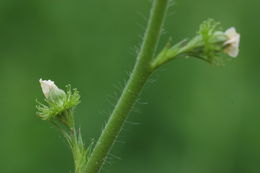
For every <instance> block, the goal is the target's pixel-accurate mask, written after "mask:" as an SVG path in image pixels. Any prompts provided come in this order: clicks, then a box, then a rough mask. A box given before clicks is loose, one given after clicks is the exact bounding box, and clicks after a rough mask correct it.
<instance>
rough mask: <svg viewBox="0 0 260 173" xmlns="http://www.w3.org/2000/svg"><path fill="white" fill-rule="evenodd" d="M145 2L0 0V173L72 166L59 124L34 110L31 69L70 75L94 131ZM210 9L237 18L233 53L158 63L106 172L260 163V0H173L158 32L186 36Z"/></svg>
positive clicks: (85, 126)
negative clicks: (215, 60) (227, 58)
mask: <svg viewBox="0 0 260 173" xmlns="http://www.w3.org/2000/svg"><path fill="white" fill-rule="evenodd" d="M150 5H151V3H150V1H149V0H143V1H140V0H121V1H120V0H109V1H105V0H96V1H93V0H92V1H90V0H76V1H72V0H62V1H61V0H37V1H35V0H23V1H21V0H0V9H1V10H0V91H1V93H0V96H1V100H0V103H1V104H0V114H1V116H0V121H1V125H0V172H1V173H23V172H24V173H25V172H26V173H36V172H37V173H46V172H48V173H58V172H60V173H65V172H69V171H70V170H73V165H72V159H71V154H70V152H69V149H68V147H67V146H66V144H65V141H64V140H63V138H62V136H61V135H60V134H59V132H58V131H57V130H56V129H55V128H53V127H51V125H50V124H48V123H47V122H45V121H41V120H40V119H39V118H38V117H36V115H35V111H36V109H35V99H36V98H38V99H40V100H42V99H43V95H42V93H41V89H40V86H39V83H38V80H39V78H43V79H52V80H54V81H55V82H56V84H57V85H58V86H60V87H61V88H64V86H65V85H66V84H68V83H70V84H72V86H73V87H77V88H78V89H79V90H80V93H81V96H82V103H81V104H80V105H79V106H78V108H77V111H76V113H77V114H76V115H77V121H78V124H79V126H80V127H81V129H82V132H83V135H84V138H85V139H86V142H87V143H89V142H90V141H91V139H92V138H95V139H97V138H98V136H99V134H100V132H101V129H102V128H103V127H104V124H105V122H106V120H107V118H108V115H109V113H110V112H111V110H112V108H113V105H114V104H115V100H116V98H117V97H118V95H119V94H120V91H121V90H122V87H123V86H124V83H125V80H126V79H127V77H128V73H129V72H130V70H131V68H132V66H133V63H134V60H135V55H136V47H138V46H139V45H140V43H141V38H140V36H141V35H142V34H143V31H144V28H145V25H146V22H147V19H146V18H147V17H146V16H147V14H148V12H149V8H150ZM209 17H212V18H214V19H216V20H218V21H221V22H222V24H223V27H224V28H228V27H230V26H236V28H237V30H238V31H239V32H240V33H241V35H242V40H241V53H240V56H239V57H238V58H237V59H235V60H234V61H232V62H229V63H228V64H227V65H226V66H223V67H216V66H211V65H208V64H207V63H205V62H202V61H199V60H197V59H188V60H187V59H177V60H176V61H174V62H172V63H170V64H168V65H166V66H164V67H163V68H161V69H160V70H159V71H158V72H156V73H155V74H154V75H153V77H152V80H151V81H150V82H149V84H148V85H146V88H145V91H144V92H143V93H142V96H141V99H140V102H141V103H139V104H137V105H136V109H134V111H133V112H132V113H131V115H130V117H129V119H128V123H127V124H126V125H125V126H124V129H123V131H122V133H121V135H120V137H119V139H118V141H117V143H116V145H115V147H114V149H113V151H112V154H111V155H110V157H109V159H108V161H107V163H106V165H105V166H104V170H103V172H107V173H133V172H136V173H259V172H260V164H259V163H260V125H259V124H260V116H259V113H260V91H259V90H260V78H259V64H260V58H259V53H260V52H259V48H258V45H259V40H260V38H259V27H260V23H259V19H258V18H259V17H260V1H257V0H248V1H244V0H218V1H214V0H211V1H209V0H197V1H190V0H179V1H177V2H176V3H175V5H174V6H173V7H171V8H170V12H169V16H168V18H167V22H166V26H165V31H166V32H165V34H164V35H163V38H162V39H163V40H166V39H167V38H168V37H169V36H172V38H173V40H174V41H176V42H177V41H179V40H181V39H183V38H186V37H192V36H193V35H194V33H195V31H197V29H198V26H199V24H200V23H201V22H202V21H203V20H204V19H207V18H209ZM161 46H162V44H161ZM142 103H148V104H142ZM118 157H119V158H118Z"/></svg>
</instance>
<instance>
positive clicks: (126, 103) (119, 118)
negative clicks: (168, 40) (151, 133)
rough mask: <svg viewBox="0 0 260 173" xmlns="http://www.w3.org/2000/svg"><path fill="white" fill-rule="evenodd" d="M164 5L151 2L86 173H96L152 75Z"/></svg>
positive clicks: (159, 1)
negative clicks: (129, 69)
mask: <svg viewBox="0 0 260 173" xmlns="http://www.w3.org/2000/svg"><path fill="white" fill-rule="evenodd" d="M167 3H168V0H154V2H153V7H152V9H151V12H150V18H149V22H148V26H147V29H146V32H145V36H144V40H143V43H142V46H141V49H140V52H139V55H138V57H137V60H136V64H135V66H134V69H133V72H132V74H131V75H130V78H129V80H128V82H127V84H126V86H125V88H124V90H123V92H122V95H121V97H120V98H119V100H118V102H117V104H116V106H115V108H114V110H113V112H112V114H111V116H110V118H109V120H108V122H107V124H106V126H105V129H104V130H103V132H102V134H101V136H100V138H99V140H98V141H97V144H96V146H95V148H94V150H93V152H92V154H91V156H90V158H89V160H88V163H87V169H86V173H97V172H99V171H100V169H101V167H102V165H103V163H104V161H105V159H106V157H107V155H108V153H109V152H110V150H111V148H112V146H113V144H114V142H115V140H116V138H117V136H118V134H119V133H120V130H121V128H122V126H123V124H124V122H125V120H126V118H127V115H128V113H129V111H130V110H131V108H132V106H133V105H134V103H135V101H136V99H137V97H138V95H139V93H140V92H141V90H142V88H143V86H144V84H145V82H146V80H147V78H148V77H149V75H150V74H151V72H152V68H151V66H150V64H151V60H152V57H153V55H154V52H155V49H156V45H157V43H158V40H159V37H160V32H161V28H162V24H163V21H164V17H165V14H166V10H167Z"/></svg>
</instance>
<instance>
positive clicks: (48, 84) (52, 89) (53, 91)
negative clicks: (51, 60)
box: [40, 79, 65, 99]
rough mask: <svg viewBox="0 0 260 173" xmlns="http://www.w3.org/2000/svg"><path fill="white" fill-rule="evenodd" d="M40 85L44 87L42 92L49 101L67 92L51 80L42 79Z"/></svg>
mask: <svg viewBox="0 0 260 173" xmlns="http://www.w3.org/2000/svg"><path fill="white" fill-rule="evenodd" d="M40 84H41V87H42V92H43V94H44V96H45V97H46V98H47V99H49V98H52V97H55V96H60V95H65V92H64V91H63V90H62V89H59V88H58V87H57V86H56V85H55V84H54V82H53V81H51V80H42V79H40Z"/></svg>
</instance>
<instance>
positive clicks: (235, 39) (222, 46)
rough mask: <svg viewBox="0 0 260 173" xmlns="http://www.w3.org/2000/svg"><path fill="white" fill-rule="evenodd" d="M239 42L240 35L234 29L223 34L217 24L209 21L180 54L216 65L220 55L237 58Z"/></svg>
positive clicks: (202, 25) (203, 24)
mask: <svg viewBox="0 0 260 173" xmlns="http://www.w3.org/2000/svg"><path fill="white" fill-rule="evenodd" d="M239 42H240V34H238V33H237V32H236V30H235V28H234V27H231V28H229V29H227V30H226V31H225V32H223V31H221V30H220V29H219V23H217V22H215V21H214V20H212V19H209V20H207V21H205V22H203V23H202V24H201V26H200V29H199V32H198V35H197V36H195V37H194V38H193V39H192V40H191V41H189V42H188V43H187V44H186V45H185V46H184V47H183V48H182V52H183V53H184V55H185V54H186V55H188V56H192V57H197V58H200V59H203V60H205V61H207V62H209V63H211V64H217V63H218V61H219V60H220V59H221V56H220V54H221V53H226V54H228V55H229V56H230V57H232V58H235V57H237V55H238V53H239Z"/></svg>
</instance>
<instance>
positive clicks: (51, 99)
mask: <svg viewBox="0 0 260 173" xmlns="http://www.w3.org/2000/svg"><path fill="white" fill-rule="evenodd" d="M40 84H41V88H42V92H43V94H44V96H45V98H46V99H45V101H46V102H47V105H44V104H42V103H39V102H38V105H37V106H36V107H37V109H38V112H37V114H38V115H39V116H40V117H41V118H42V119H43V120H47V119H51V118H54V117H56V116H57V115H62V114H63V113H64V112H65V111H67V110H71V109H72V108H74V107H75V106H76V105H78V104H79V102H80V95H79V92H78V91H77V90H76V89H74V92H72V91H71V88H70V86H68V87H67V91H66V92H65V91H63V90H62V89H59V88H58V87H57V86H56V85H55V84H54V82H53V81H51V80H42V79H40Z"/></svg>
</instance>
